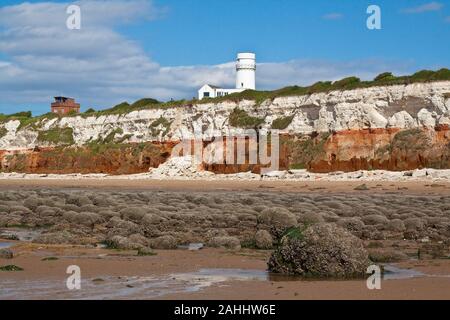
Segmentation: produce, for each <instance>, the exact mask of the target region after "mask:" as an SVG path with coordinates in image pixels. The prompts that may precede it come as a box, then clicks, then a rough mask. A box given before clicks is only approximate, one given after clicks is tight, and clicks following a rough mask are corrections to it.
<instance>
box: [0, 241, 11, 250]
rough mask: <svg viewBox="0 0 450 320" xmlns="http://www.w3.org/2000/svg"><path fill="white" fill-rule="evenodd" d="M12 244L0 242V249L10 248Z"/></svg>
mask: <svg viewBox="0 0 450 320" xmlns="http://www.w3.org/2000/svg"><path fill="white" fill-rule="evenodd" d="M12 245H13V244H12V243H11V242H0V249H5V248H9V247H11V246H12Z"/></svg>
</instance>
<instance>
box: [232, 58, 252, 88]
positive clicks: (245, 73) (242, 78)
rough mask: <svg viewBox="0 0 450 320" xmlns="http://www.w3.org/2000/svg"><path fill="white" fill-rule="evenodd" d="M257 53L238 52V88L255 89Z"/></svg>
mask: <svg viewBox="0 0 450 320" xmlns="http://www.w3.org/2000/svg"><path fill="white" fill-rule="evenodd" d="M255 72H256V55H255V54H254V53H250V52H245V53H238V55H237V60H236V89H252V90H255V88H256V85H255Z"/></svg>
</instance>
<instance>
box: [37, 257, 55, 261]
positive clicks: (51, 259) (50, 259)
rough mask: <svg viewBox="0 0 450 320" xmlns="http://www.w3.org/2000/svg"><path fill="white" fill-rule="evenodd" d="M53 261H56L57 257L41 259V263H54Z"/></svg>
mask: <svg viewBox="0 0 450 320" xmlns="http://www.w3.org/2000/svg"><path fill="white" fill-rule="evenodd" d="M55 260H58V257H45V258H42V259H41V261H55Z"/></svg>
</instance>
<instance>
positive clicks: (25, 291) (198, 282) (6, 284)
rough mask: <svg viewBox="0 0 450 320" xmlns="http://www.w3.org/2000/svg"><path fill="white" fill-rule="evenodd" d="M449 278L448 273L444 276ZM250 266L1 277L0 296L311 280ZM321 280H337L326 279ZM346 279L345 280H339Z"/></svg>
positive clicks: (144, 295)
mask: <svg viewBox="0 0 450 320" xmlns="http://www.w3.org/2000/svg"><path fill="white" fill-rule="evenodd" d="M423 276H427V275H425V274H423V273H421V272H418V271H415V270H413V269H401V268H398V267H395V266H392V265H388V266H385V274H384V277H383V279H384V280H395V279H408V278H414V277H423ZM443 277H448V276H443ZM310 280H313V279H307V280H305V279H303V278H300V277H292V276H283V275H275V274H271V273H268V272H266V271H264V270H253V269H220V268H211V269H200V270H199V271H196V272H190V273H176V274H170V275H165V276H158V277H156V276H148V277H137V276H136V277H110V276H105V277H98V278H96V279H92V278H91V279H82V281H81V290H68V289H67V287H66V283H65V281H63V280H32V281H20V282H18V281H13V280H0V288H1V290H0V299H130V298H133V299H152V298H153V299H154V298H159V297H162V296H164V295H167V294H176V293H187V292H196V291H199V290H202V289H203V288H206V287H209V286H212V285H216V284H220V283H225V282H227V281H310ZM324 281H336V280H329V279H326V280H324ZM340 281H345V280H340Z"/></svg>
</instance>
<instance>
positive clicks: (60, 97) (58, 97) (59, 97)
mask: <svg viewBox="0 0 450 320" xmlns="http://www.w3.org/2000/svg"><path fill="white" fill-rule="evenodd" d="M53 98H55V99H72V100H75V99H74V98H70V97H63V96H57V97H53Z"/></svg>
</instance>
